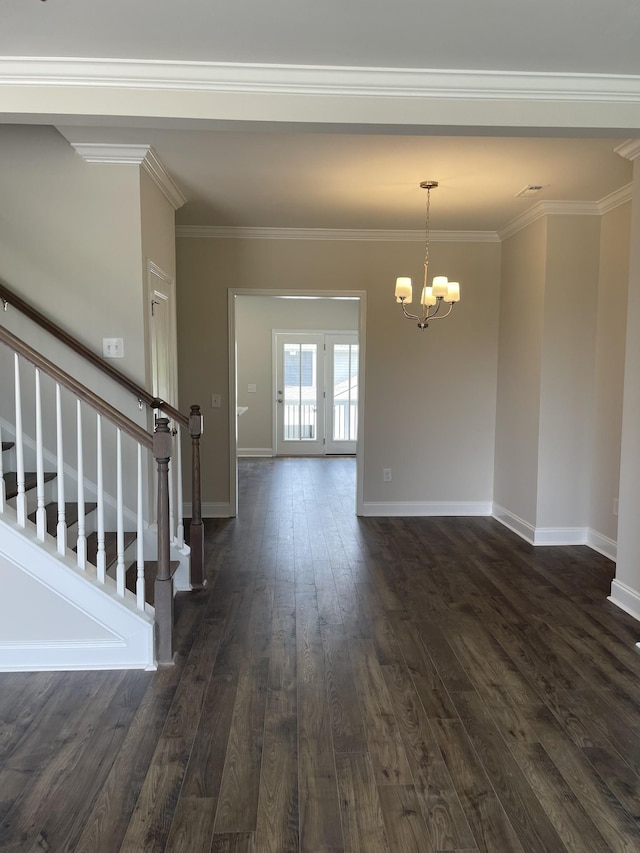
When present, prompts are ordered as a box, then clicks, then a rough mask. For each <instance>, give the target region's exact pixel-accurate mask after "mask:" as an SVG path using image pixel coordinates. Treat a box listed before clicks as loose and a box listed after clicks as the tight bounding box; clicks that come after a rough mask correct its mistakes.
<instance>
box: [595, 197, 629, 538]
mask: <svg viewBox="0 0 640 853" xmlns="http://www.w3.org/2000/svg"><path fill="white" fill-rule="evenodd" d="M630 219H631V204H625V205H622V206H620V207H617V208H616V209H615V210H612V211H610V212H609V213H607V214H605V215H604V216H603V217H602V220H601V237H600V270H599V284H598V324H597V330H596V362H595V378H594V392H593V441H592V451H591V453H592V459H593V462H592V470H591V509H590V517H589V526H590V527H591V529H592V530H594V531H596V532H597V533H598V534H600V535H601V536H604V537H606V538H607V539H609V540H613V541H615V539H616V537H617V528H618V524H617V522H618V519H617V517H616V516H614V514H613V501H614V499H616V498H617V497H618V490H619V479H620V436H621V430H622V392H623V380H624V352H625V346H624V342H625V328H626V320H627V293H628V289H629V227H630Z"/></svg>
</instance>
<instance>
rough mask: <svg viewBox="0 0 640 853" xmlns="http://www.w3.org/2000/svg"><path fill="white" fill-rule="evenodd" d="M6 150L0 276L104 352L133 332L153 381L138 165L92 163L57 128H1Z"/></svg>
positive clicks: (129, 367)
mask: <svg viewBox="0 0 640 853" xmlns="http://www.w3.org/2000/svg"><path fill="white" fill-rule="evenodd" d="M0 152H1V156H0V198H1V199H2V204H1V205H0V259H1V260H0V275H1V276H2V278H3V279H4V280H5V281H6V283H7V284H8V285H9V286H10V287H13V288H15V289H16V290H18V291H19V292H20V294H21V295H22V296H23V298H25V299H26V300H28V301H30V302H32V303H33V304H34V305H35V306H36V307H38V308H39V309H40V310H41V311H43V312H44V313H46V314H47V316H49V317H50V318H51V319H52V320H54V321H56V322H58V323H59V324H60V325H62V326H63V327H65V328H66V329H68V330H69V331H70V332H72V333H73V334H74V335H75V336H76V337H77V338H79V339H80V340H81V341H82V342H83V343H85V344H86V345H87V346H89V347H90V348H91V349H94V350H95V351H96V352H101V351H102V338H103V337H122V338H124V347H125V358H124V359H123V360H122V361H120V362H118V366H119V367H121V368H122V369H123V370H125V371H126V372H127V373H128V374H129V375H130V376H132V377H134V378H135V379H137V380H139V381H143V382H144V341H143V336H142V334H141V329H142V297H141V279H140V255H141V235H140V185H139V178H138V174H139V167H137V166H133V165H132V166H96V165H89V164H87V163H85V162H84V161H83V160H82V159H81V157H79V156H78V154H76V152H75V151H74V150H73V149H72V148H71V147H70V146H69V144H68V143H67V142H66V141H65V140H64V139H63V138H62V137H61V136H60V135H59V134H58V133H57V132H56V131H55V130H53V129H51V128H41V127H14V126H11V125H2V126H0ZM10 314H11V312H9V314H8V315H7V316H6V318H5V319H7V320H8V321H11V316H10ZM22 327H23V328H25V325H24V324H22ZM32 334H33V339H34V340H39V341H40V342H41V343H42V345H43V346H45V347H47V344H48V340H49V339H48V336H46V334H45V333H40V332H37V331H35V330H34V331H33V333H32ZM52 352H55V350H53V349H52Z"/></svg>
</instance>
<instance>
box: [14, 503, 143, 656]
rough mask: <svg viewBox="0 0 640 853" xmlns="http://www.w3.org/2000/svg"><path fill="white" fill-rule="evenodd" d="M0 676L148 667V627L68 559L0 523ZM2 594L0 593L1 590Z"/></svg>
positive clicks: (110, 585)
mask: <svg viewBox="0 0 640 853" xmlns="http://www.w3.org/2000/svg"><path fill="white" fill-rule="evenodd" d="M0 572H1V573H2V576H3V579H4V580H5V592H4V594H3V595H2V596H0V670H1V671H5V672H6V671H15V670H20V671H30V670H34V671H38V670H75V669H147V670H149V669H155V668H156V661H155V644H154V621H153V617H152V615H151V613H152V609H151V610H150V612H149V613H142V612H141V611H139V610H138V609H137V607H136V605H135V598H134V596H132V595H127V597H126V598H125V599H122V598H120V597H119V596H117V595H116V594H115V583H114V582H113V581H112V580H110V579H109V578H107V583H106V584H105V586H102V585H101V584H99V583H98V582H97V580H95V573H94V572H93V570H92V568H91V567H88V568H87V571H82V570H81V569H78V568H77V567H76V566H75V564H74V560H73V559H72V555H71V553H70V554H69V555H68V556H65V557H62V556H60V555H59V554H58V553H57V552H56V550H55V543H52V542H51V541H49V542H45V543H42V542H39V541H38V540H37V539H36V538H35V535H33V534H32V535H31V536H29V535H25V531H24V530H23V529H22V528H21V527H19V526H18V525H17V523H15V522H14V521H13V520H12V519H11V517H10V516H9V515H8V514H5V515H4V516H2V517H0ZM7 591H8V592H7Z"/></svg>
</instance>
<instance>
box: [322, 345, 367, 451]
mask: <svg viewBox="0 0 640 853" xmlns="http://www.w3.org/2000/svg"><path fill="white" fill-rule="evenodd" d="M325 342H326V361H327V370H326V377H327V388H326V412H327V425H326V445H325V451H326V453H345V454H346V453H355V452H356V439H357V436H358V364H359V347H358V335H357V334H356V333H355V332H348V333H345V334H330V335H326V337H325Z"/></svg>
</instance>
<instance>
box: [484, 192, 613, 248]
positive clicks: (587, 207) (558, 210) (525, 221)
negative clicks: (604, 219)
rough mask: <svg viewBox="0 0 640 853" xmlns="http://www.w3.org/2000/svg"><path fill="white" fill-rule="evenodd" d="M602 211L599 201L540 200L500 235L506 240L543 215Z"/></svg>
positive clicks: (579, 214) (508, 225)
mask: <svg viewBox="0 0 640 853" xmlns="http://www.w3.org/2000/svg"><path fill="white" fill-rule="evenodd" d="M612 195H613V194H612ZM608 198H609V196H605V199H608ZM602 212H603V211H602V210H601V208H600V202H598V201H560V200H557V201H554V200H553V199H549V200H548V201H539V202H537V203H536V204H534V205H533V207H530V208H529V209H528V210H525V211H524V213H521V214H520V216H516V218H515V219H512V220H511V222H509V223H507V225H505V226H504V228H501V229H500V230H499V231H498V235H499V237H500V240H506V239H507V238H508V237H512V236H513V235H514V234H517V232H518V231H522V229H523V228H526V227H527V226H529V225H532V224H533V223H534V222H536V221H537V220H538V219H542V217H543V216H549V215H555V216H600V214H601V213H602Z"/></svg>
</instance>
